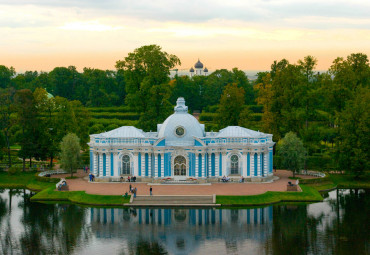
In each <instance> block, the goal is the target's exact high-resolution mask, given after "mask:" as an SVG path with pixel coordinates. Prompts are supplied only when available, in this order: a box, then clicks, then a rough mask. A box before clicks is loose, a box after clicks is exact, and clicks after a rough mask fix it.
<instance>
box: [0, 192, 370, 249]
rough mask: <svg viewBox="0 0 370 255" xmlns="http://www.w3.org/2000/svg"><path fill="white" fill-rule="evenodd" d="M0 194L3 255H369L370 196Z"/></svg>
mask: <svg viewBox="0 0 370 255" xmlns="http://www.w3.org/2000/svg"><path fill="white" fill-rule="evenodd" d="M31 196H32V193H31V192H29V191H27V190H0V254H89V255H93V254H107V255H108V254H109V255H110V254H212V255H216V254H351V255H360V254H370V248H369V238H370V233H369V229H370V223H369V215H370V204H369V202H370V200H369V191H368V190H337V191H332V192H329V193H328V194H326V198H325V200H324V202H321V203H314V204H301V205H298V204H289V205H273V206H268V207H260V208H250V209H195V208H181V209H153V208H144V209H133V208H131V209H122V208H88V207H80V206H77V205H65V204H42V203H31V202H30V200H29V198H30V197H31Z"/></svg>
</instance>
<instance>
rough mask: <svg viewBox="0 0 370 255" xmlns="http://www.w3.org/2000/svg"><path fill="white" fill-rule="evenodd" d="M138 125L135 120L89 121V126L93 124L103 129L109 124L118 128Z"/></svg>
mask: <svg viewBox="0 0 370 255" xmlns="http://www.w3.org/2000/svg"><path fill="white" fill-rule="evenodd" d="M137 123H138V121H137V120H119V119H90V123H89V126H90V127H91V126H93V125H95V124H102V125H103V126H104V127H107V126H109V125H111V124H116V125H118V126H119V127H120V126H136V125H137Z"/></svg>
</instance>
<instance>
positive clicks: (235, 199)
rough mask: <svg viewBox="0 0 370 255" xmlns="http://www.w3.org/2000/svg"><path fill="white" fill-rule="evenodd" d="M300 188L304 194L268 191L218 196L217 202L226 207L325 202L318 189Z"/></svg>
mask: <svg viewBox="0 0 370 255" xmlns="http://www.w3.org/2000/svg"><path fill="white" fill-rule="evenodd" d="M300 187H301V188H302V192H278V191H267V192H266V193H264V194H261V195H255V196H217V198H216V202H217V204H221V205H224V206H231V205H239V206H240V205H245V206H257V205H267V204H272V203H279V202H320V201H322V200H323V198H322V196H321V195H320V193H319V192H318V191H317V190H316V189H314V188H312V187H309V186H306V185H300Z"/></svg>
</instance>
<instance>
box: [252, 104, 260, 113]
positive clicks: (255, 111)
mask: <svg viewBox="0 0 370 255" xmlns="http://www.w3.org/2000/svg"><path fill="white" fill-rule="evenodd" d="M248 107H249V109H250V110H251V111H252V112H254V113H262V112H263V105H248Z"/></svg>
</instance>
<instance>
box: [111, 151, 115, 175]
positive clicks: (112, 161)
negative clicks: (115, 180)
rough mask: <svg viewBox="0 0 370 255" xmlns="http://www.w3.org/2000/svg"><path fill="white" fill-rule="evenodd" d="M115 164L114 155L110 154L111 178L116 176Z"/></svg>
mask: <svg viewBox="0 0 370 255" xmlns="http://www.w3.org/2000/svg"><path fill="white" fill-rule="evenodd" d="M113 164H114V160H113V153H111V154H110V176H113V175H114V172H113V169H114V168H113Z"/></svg>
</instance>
